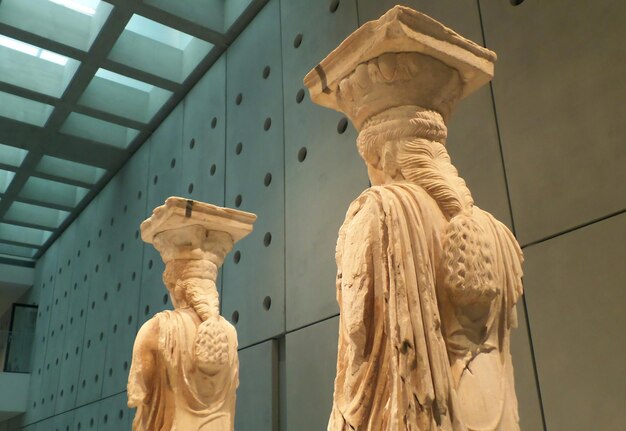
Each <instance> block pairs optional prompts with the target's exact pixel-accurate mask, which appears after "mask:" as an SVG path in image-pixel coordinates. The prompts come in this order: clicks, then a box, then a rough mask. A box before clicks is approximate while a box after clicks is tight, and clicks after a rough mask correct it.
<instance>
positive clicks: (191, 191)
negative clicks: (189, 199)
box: [187, 183, 193, 194]
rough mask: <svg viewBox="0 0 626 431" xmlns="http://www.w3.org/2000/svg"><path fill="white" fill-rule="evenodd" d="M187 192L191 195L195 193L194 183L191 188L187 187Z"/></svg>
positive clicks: (190, 184) (190, 185)
mask: <svg viewBox="0 0 626 431" xmlns="http://www.w3.org/2000/svg"><path fill="white" fill-rule="evenodd" d="M187 192H188V193H189V194H191V193H193V183H189V186H187Z"/></svg>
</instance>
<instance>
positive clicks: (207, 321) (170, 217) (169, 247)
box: [128, 197, 256, 431]
mask: <svg viewBox="0 0 626 431" xmlns="http://www.w3.org/2000/svg"><path fill="white" fill-rule="evenodd" d="M255 220H256V216H255V215H254V214H251V213H246V212H243V211H237V210H232V209H228V208H221V207H217V206H214V205H210V204H205V203H202V202H197V201H192V200H188V199H183V198H177V197H170V198H169V199H167V200H166V201H165V205H163V206H160V207H158V208H156V209H155V210H154V212H153V214H152V216H151V217H150V218H148V219H147V220H146V221H144V222H143V223H142V224H141V238H142V239H143V240H144V241H145V242H147V243H150V244H153V245H154V247H155V248H156V249H157V250H158V251H159V253H160V254H161V257H162V259H163V261H164V262H165V271H164V273H163V281H164V283H165V286H166V288H167V290H168V291H169V293H170V297H171V299H172V304H173V305H174V310H172V311H169V310H168V311H163V312H160V313H158V314H156V315H155V316H153V317H152V318H151V319H150V320H148V321H147V322H146V323H145V324H144V325H143V326H142V327H141V329H140V330H139V333H138V334H137V338H136V339H135V346H134V349H133V359H132V366H131V369H130V375H129V378H128V406H129V407H134V408H136V409H137V413H136V415H135V419H134V421H133V430H134V431H156V430H160V431H166V430H198V431H232V430H233V429H234V417H235V391H236V389H237V386H238V385H239V361H238V358H237V333H236V332H235V328H234V327H233V326H232V325H231V324H230V323H229V322H227V321H226V320H225V319H224V318H223V317H222V316H220V314H219V298H218V292H217V288H216V285H215V280H216V278H217V272H218V270H219V268H220V267H221V265H222V263H223V262H224V257H225V256H226V254H228V252H229V251H230V250H231V249H232V247H233V245H234V244H235V243H236V242H237V241H239V240H240V239H242V238H243V237H245V236H246V235H248V234H249V233H250V232H251V231H252V224H253V223H254V221H255Z"/></svg>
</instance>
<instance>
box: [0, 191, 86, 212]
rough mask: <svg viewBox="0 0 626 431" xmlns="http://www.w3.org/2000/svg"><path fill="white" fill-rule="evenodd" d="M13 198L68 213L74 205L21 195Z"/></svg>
mask: <svg viewBox="0 0 626 431" xmlns="http://www.w3.org/2000/svg"><path fill="white" fill-rule="evenodd" d="M92 191H93V189H92ZM0 197H4V194H0ZM14 200H15V202H23V203H25V204H31V205H37V206H40V207H45V208H51V209H53V210H61V211H65V212H70V213H71V212H72V211H74V207H68V206H66V205H61V204H55V203H52V202H44V201H40V200H38V199H31V198H25V197H22V196H17V197H16V198H15V199H14Z"/></svg>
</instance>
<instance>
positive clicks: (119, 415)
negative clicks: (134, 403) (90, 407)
mask: <svg viewBox="0 0 626 431" xmlns="http://www.w3.org/2000/svg"><path fill="white" fill-rule="evenodd" d="M117 416H118V417H119V418H120V419H124V410H121V409H120V411H119V412H118V414H117ZM102 420H103V422H104V423H105V424H106V423H107V422H108V421H109V415H108V414H106V413H105V415H104V416H103V417H102ZM94 425H95V421H94V418H91V419H90V420H89V427H90V428H93V426H94ZM81 427H82V425H81V423H80V422H78V423H77V424H76V429H77V430H80V429H81ZM55 431H62V430H59V428H56V429H55ZM65 431H70V426H69V425H67V426H66V427H65Z"/></svg>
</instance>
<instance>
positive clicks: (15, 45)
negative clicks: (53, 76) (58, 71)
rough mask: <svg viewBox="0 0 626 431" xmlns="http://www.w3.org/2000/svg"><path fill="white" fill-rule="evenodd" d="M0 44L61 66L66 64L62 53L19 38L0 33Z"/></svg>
mask: <svg viewBox="0 0 626 431" xmlns="http://www.w3.org/2000/svg"><path fill="white" fill-rule="evenodd" d="M0 46H4V47H5V48H9V49H12V50H14V51H19V52H22V53H24V54H28V55H32V56H33V57H39V58H41V59H42V60H46V61H50V62H52V63H56V64H59V65H61V66H65V65H66V64H67V61H68V60H69V59H68V58H67V57H65V56H63V55H60V54H57V53H54V52H52V51H47V50H45V49H41V48H38V47H36V46H34V45H30V44H28V43H25V42H22V41H20V40H16V39H12V38H10V37H6V36H2V35H0Z"/></svg>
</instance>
